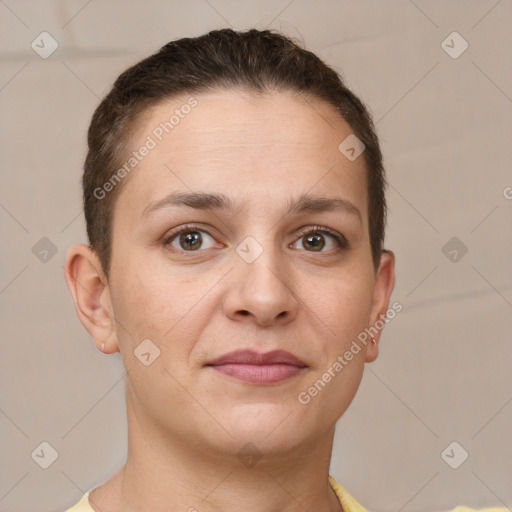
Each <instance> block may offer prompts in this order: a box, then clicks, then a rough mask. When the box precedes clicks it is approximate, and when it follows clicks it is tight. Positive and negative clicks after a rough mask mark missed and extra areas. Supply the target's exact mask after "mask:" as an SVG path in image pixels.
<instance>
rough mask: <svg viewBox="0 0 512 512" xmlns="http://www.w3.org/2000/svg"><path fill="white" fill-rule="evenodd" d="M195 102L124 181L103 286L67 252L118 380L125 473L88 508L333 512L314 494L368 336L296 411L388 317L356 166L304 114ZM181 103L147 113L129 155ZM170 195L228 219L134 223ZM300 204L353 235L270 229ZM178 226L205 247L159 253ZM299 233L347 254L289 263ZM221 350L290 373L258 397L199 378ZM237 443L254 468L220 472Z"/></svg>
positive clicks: (78, 252)
mask: <svg viewBox="0 0 512 512" xmlns="http://www.w3.org/2000/svg"><path fill="white" fill-rule="evenodd" d="M194 97H195V98H196V99H197V101H198V105H197V107H195V109H193V110H192V111H191V113H190V114H189V115H188V116H186V117H185V118H184V119H182V120H181V121H180V123H179V125H177V126H176V127H175V128H174V129H173V131H172V133H171V134H169V135H167V136H166V137H165V138H164V140H163V141H162V142H161V143H159V144H158V145H157V147H156V148H154V149H153V150H152V151H151V152H150V153H149V154H148V156H146V157H145V158H144V159H143V161H141V162H140V164H139V165H138V166H137V167H136V169H134V170H133V171H132V172H131V173H130V175H129V176H128V177H127V178H125V180H126V181H125V182H124V183H123V189H122V192H121V193H120V195H119V197H118V199H117V202H116V205H115V210H114V219H113V241H112V244H113V245H112V248H113V250H112V260H111V267H110V275H109V279H108V281H107V279H106V278H105V275H104V273H103V271H102V268H101V265H100V263H99V261H98V258H97V256H96V254H95V253H94V252H93V251H92V250H91V249H89V248H88V246H86V245H82V244H80V245H76V246H73V247H72V248H71V249H70V250H69V252H68V256H67V260H66V280H67V284H68V287H69V289H70V291H71V294H72V296H73V299H74V302H75V306H76V310H77V314H78V316H79V318H80V320H81V321H82V323H83V325H84V326H85V328H86V329H87V330H88V331H89V333H90V335H91V336H92V338H93V339H94V343H95V344H96V346H97V347H98V349H100V350H101V349H102V347H103V351H104V352H105V353H108V354H111V353H114V352H116V351H119V352H120V354H121V357H122V360H123V363H124V366H125V368H126V371H127V378H126V400H127V410H128V432H129V445H128V457H127V461H126V464H125V466H124V467H123V468H122V469H121V470H120V471H119V472H118V473H117V474H116V475H115V476H114V477H113V478H112V479H111V480H109V481H108V482H106V483H105V484H104V485H102V486H100V487H98V488H96V489H94V490H93V491H92V492H91V494H90V502H91V505H92V507H93V508H94V510H97V511H100V510H101V511H102V512H114V511H116V510H123V511H124V512H131V511H136V510H139V511H140V510H152V511H154V512H160V511H162V512H163V511H169V510H189V511H190V512H192V511H193V510H194V508H195V509H197V510H198V511H201V512H209V511H224V512H230V511H234V510H236V511H239V510H245V511H255V512H256V511H258V512H271V511H275V512H277V511H280V512H283V511H285V512H287V511H296V510H304V509H305V510H316V511H340V510H342V507H341V505H340V504H339V502H338V500H337V498H336V496H335V494H334V492H333V491H332V489H331V488H330V486H329V485H328V471H329V464H330V459H331V451H332V445H333V438H334V432H335V423H336V421H337V420H338V419H339V418H340V417H341V416H342V414H343V413H344V412H345V410H346V409H347V407H348V406H349V404H350V403H351V401H352V399H353V398H354V396H355V394H356V391H357V389H358V386H359V384H360V381H361V378H362V373H363V369H364V364H365V362H366V363H368V362H371V361H374V360H375V359H376V358H377V356H378V341H379V335H377V336H376V337H375V340H376V341H377V343H376V344H373V343H368V344H367V345H361V347H362V350H361V351H360V352H359V353H358V354H356V355H355V356H354V358H353V359H352V360H351V361H350V362H349V364H347V365H346V366H345V367H344V368H343V370H342V371H341V372H339V373H337V374H336V377H334V378H333V379H332V380H331V381H330V382H329V383H328V384H327V385H326V386H325V387H324V388H323V389H322V390H321V391H320V392H319V393H318V395H317V396H315V397H314V398H312V399H311V401H310V402H309V403H308V404H307V405H303V404H301V403H300V402H299V401H298V398H297V397H298V394H299V393H300V392H301V391H307V390H308V388H309V387H310V386H311V385H312V384H313V383H314V382H315V381H316V380H317V379H319V378H320V377H321V375H322V374H323V373H324V372H325V371H326V370H327V369H328V368H329V367H331V366H332V364H333V362H334V361H336V359H337V358H338V356H340V355H342V354H344V353H345V352H346V351H347V350H348V349H349V347H350V345H351V343H352V341H353V340H355V339H356V338H357V335H358V334H359V333H360V332H361V331H363V330H364V329H365V328H367V327H369V326H372V325H373V324H374V323H375V322H376V321H377V320H378V318H379V315H381V314H385V312H386V310H387V308H388V304H389V299H390V295H391V292H392V290H393V286H394V256H393V254H392V253H391V252H389V251H384V252H383V253H382V255H381V260H380V265H379V267H378V269H375V268H374V266H373V264H372V258H371V250H370V242H369V233H368V215H367V204H368V198H367V190H366V181H365V172H366V170H365V163H364V159H363V157H359V158H357V159H356V160H354V161H352V162H351V161H349V160H348V159H347V158H346V157H345V156H344V155H343V154H342V153H340V151H339V150H338V145H339V144H340V142H341V141H343V140H344V139H345V137H347V136H348V135H349V134H351V133H352V131H351V129H350V127H349V126H348V125H347V123H345V122H344V121H343V120H342V119H341V118H340V117H339V115H338V114H337V113H336V111H335V110H334V109H333V108H332V107H330V106H329V105H326V104H324V103H323V102H321V101H320V100H316V99H311V98H309V99H308V100H307V101H306V100H305V99H302V98H299V97H297V95H295V94H293V93H282V92H281V93H266V94H265V95H262V96H256V95H253V94H250V93H243V92H240V91H225V90H220V91H216V92H211V93H208V94H205V93H203V94H197V95H194ZM186 100H187V97H185V98H174V99H172V100H168V101H166V102H165V103H161V104H159V105H157V106H156V107H155V108H153V109H152V110H151V111H150V112H149V115H148V117H146V118H145V120H144V122H143V123H142V124H141V125H140V128H139V129H138V131H137V133H136V136H135V137H134V140H133V147H134V148H138V147H139V146H140V145H142V144H143V142H144V140H146V137H147V136H148V135H149V134H151V131H152V130H153V129H154V128H155V127H156V126H158V124H159V123H160V122H161V121H163V120H166V119H168V118H169V113H172V111H174V110H175V109H176V108H180V106H181V105H183V104H184V103H185V102H186ZM176 191H180V192H191V191H194V192H197V191H201V192H209V193H222V194H224V195H225V196H228V197H229V198H230V199H231V200H233V201H236V202H238V203H239V204H240V206H239V209H238V210H237V212H236V213H230V212H228V211H223V210H210V211H207V210H200V209H194V208H190V207H176V206H172V207H162V208H159V209H155V210H153V211H152V212H150V213H147V214H143V212H144V211H145V209H147V208H148V206H149V205H154V204H155V202H156V201H159V200H161V199H162V198H164V197H165V196H167V195H168V194H170V193H172V192H176ZM304 193H309V194H311V195H314V196H319V197H326V198H335V197H338V198H342V199H344V200H346V201H349V202H350V203H352V204H353V205H354V206H355V207H356V208H357V209H358V210H359V212H360V215H361V218H360V219H359V217H358V216H357V215H355V214H354V213H350V212H348V211H345V210H333V211H326V212H314V211H305V212H302V213H300V214H298V215H289V216H284V214H285V211H286V209H287V206H288V203H289V201H290V200H293V199H295V198H297V197H299V196H300V195H301V194H304ZM187 223H197V224H199V226H198V227H199V228H200V229H201V234H202V236H203V244H204V245H203V246H201V248H200V249H198V250H196V251H191V250H190V249H189V250H188V251H187V250H186V248H187V247H188V246H187V245H186V244H185V248H183V245H181V246H180V244H179V235H178V237H177V238H176V239H174V241H173V242H171V243H172V245H171V243H167V244H166V241H165V240H166V235H167V238H168V235H169V234H170V233H171V231H172V230H173V229H174V228H179V227H180V226H183V225H185V224H187ZM315 225H319V226H325V227H328V228H331V229H333V230H335V231H337V232H339V233H342V234H343V235H344V236H345V237H346V239H347V240H348V243H349V248H345V249H341V248H338V247H337V244H336V241H335V239H334V238H332V237H331V236H330V235H323V236H322V235H320V239H321V240H322V241H323V242H324V243H325V246H324V247H323V248H322V250H321V251H314V250H312V249H311V246H310V245H306V246H304V245H303V243H304V242H305V241H306V244H307V240H306V239H307V236H306V235H307V234H310V233H311V229H309V230H308V229H302V228H313V227H314V226H315ZM191 231H192V232H193V231H194V229H192V230H191ZM248 236H251V237H253V238H254V239H255V240H256V241H257V242H258V243H259V245H260V246H261V248H262V250H263V252H262V253H261V255H260V256H259V257H258V258H257V259H256V260H255V261H254V262H252V263H247V262H246V261H244V259H242V258H241V257H240V256H239V254H238V253H237V252H236V248H237V246H238V245H239V244H240V243H241V242H242V241H243V240H244V239H245V238H246V237H248ZM203 247H204V248H203ZM114 319H115V320H114ZM144 339H150V340H152V342H153V343H154V344H155V345H156V346H158V348H159V349H160V356H159V357H158V358H157V359H155V360H154V362H152V363H151V364H150V365H149V366H145V365H143V364H142V363H141V362H140V361H139V359H137V358H136V357H134V350H135V349H136V347H137V346H138V345H139V344H140V343H141V341H142V340H144ZM103 344H104V345H103ZM238 349H253V350H255V351H257V352H267V351H269V350H274V349H284V350H287V351H289V352H292V353H293V354H295V355H296V356H297V357H298V358H300V359H301V360H302V361H303V362H305V364H306V365H307V368H305V369H304V370H302V371H301V372H300V373H299V374H298V375H297V376H295V377H293V378H290V379H287V380H284V381H281V382H278V383H275V384H271V385H268V384H267V385H257V384H251V383H247V382H243V381H240V380H238V379H235V378H233V377H230V376H226V375H224V374H221V373H219V372H217V371H215V370H213V369H212V368H209V367H205V366H204V365H205V363H206V362H207V361H209V360H211V359H213V358H215V357H219V356H221V355H223V354H225V353H228V352H231V351H233V350H238ZM249 442H250V443H252V444H253V445H254V446H256V447H257V450H258V452H259V454H260V455H261V458H260V459H259V460H258V462H257V463H256V464H255V465H253V466H252V467H248V466H246V465H244V464H243V463H242V462H241V460H240V459H239V457H237V452H238V451H239V450H240V449H241V448H242V447H243V446H244V445H246V443H249ZM191 507H193V508H191Z"/></svg>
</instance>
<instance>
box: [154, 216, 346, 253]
mask: <svg viewBox="0 0 512 512" xmlns="http://www.w3.org/2000/svg"><path fill="white" fill-rule="evenodd" d="M187 231H202V232H205V233H207V234H208V235H209V236H211V237H212V238H213V239H214V240H215V241H217V240H216V238H215V237H214V236H213V235H212V234H211V233H210V232H209V231H208V229H206V228H204V229H203V228H202V227H201V226H200V225H198V224H194V223H189V224H185V225H183V226H179V227H178V228H176V229H175V230H172V231H171V232H169V233H167V234H166V235H165V236H164V237H163V243H164V245H166V246H167V245H170V244H171V242H172V241H173V240H174V239H175V238H176V237H177V236H179V235H180V234H181V233H182V232H187ZM307 234H321V235H325V234H327V235H329V236H331V237H332V238H334V240H335V242H336V243H337V244H338V250H343V249H348V248H349V242H348V240H347V238H346V237H345V236H344V235H343V234H342V233H339V232H338V231H336V230H334V229H331V228H329V227H327V226H321V225H312V226H304V227H302V228H299V231H298V233H297V238H301V237H302V236H305V235H307ZM296 241H297V240H294V242H293V243H295V242H296ZM205 250H206V249H203V251H205ZM178 252H182V253H192V254H193V253H197V252H201V249H199V250H197V251H185V250H179V251H178ZM307 252H315V251H307ZM320 252H322V251H320ZM326 252H328V251H326Z"/></svg>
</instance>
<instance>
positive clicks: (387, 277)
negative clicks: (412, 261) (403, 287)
mask: <svg viewBox="0 0 512 512" xmlns="http://www.w3.org/2000/svg"><path fill="white" fill-rule="evenodd" d="M394 286H395V255H394V254H393V253H392V252H391V251H387V250H385V251H382V253H381V256H380V263H379V268H378V269H377V274H376V276H375V286H374V288H373V303H372V310H371V313H370V327H369V330H370V332H372V333H374V332H375V335H374V336H373V339H374V340H375V341H376V343H373V342H372V341H370V342H369V343H368V345H367V348H366V359H365V360H366V362H367V363H371V362H372V361H375V359H377V356H378V355H379V348H378V347H379V343H378V342H379V340H380V335H381V333H382V327H381V328H378V327H379V325H381V324H382V322H383V321H385V318H386V312H387V310H388V307H389V299H390V298H391V293H392V292H393V288H394ZM379 320H380V322H379ZM376 324H377V325H376ZM372 327H373V328H372Z"/></svg>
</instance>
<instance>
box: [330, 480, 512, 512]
mask: <svg viewBox="0 0 512 512" xmlns="http://www.w3.org/2000/svg"><path fill="white" fill-rule="evenodd" d="M329 483H330V484H331V487H332V488H333V490H334V492H335V493H336V496H337V497H338V499H339V500H340V503H341V506H342V507H343V510H344V512H368V510H367V509H366V508H364V507H363V506H362V505H361V504H360V503H358V502H357V501H356V500H355V498H354V497H352V496H351V495H350V494H349V492H348V491H347V490H346V489H345V488H344V487H342V486H341V485H340V484H339V483H338V482H337V481H336V480H335V479H334V478H333V477H332V476H331V475H329ZM443 512H511V509H510V508H507V507H485V508H471V507H466V506H465V505H459V506H457V507H455V508H453V509H449V510H444V511H443Z"/></svg>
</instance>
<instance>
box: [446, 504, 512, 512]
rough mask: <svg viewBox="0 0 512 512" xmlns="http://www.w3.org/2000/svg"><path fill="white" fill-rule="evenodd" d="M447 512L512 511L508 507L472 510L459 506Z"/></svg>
mask: <svg viewBox="0 0 512 512" xmlns="http://www.w3.org/2000/svg"><path fill="white" fill-rule="evenodd" d="M446 512H510V509H509V508H507V507H485V508H471V507H466V506H465V505H459V506H458V507H455V508H452V509H451V510H448V511H446Z"/></svg>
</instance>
